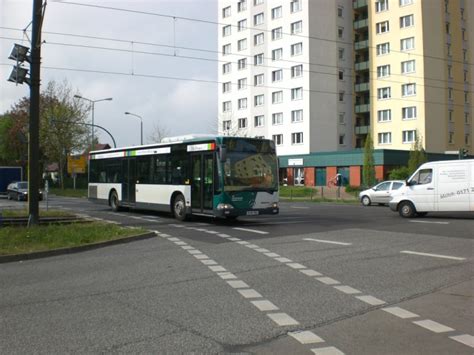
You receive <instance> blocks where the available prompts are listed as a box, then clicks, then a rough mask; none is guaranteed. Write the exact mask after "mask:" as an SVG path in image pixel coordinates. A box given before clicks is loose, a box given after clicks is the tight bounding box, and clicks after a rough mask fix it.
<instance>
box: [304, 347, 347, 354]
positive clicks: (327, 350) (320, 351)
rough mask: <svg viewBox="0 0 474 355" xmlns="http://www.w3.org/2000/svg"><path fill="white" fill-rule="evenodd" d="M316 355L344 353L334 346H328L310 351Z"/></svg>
mask: <svg viewBox="0 0 474 355" xmlns="http://www.w3.org/2000/svg"><path fill="white" fill-rule="evenodd" d="M311 351H312V352H313V353H315V354H316V355H344V353H343V352H342V351H341V350H339V349H338V348H336V347H334V346H329V347H327V348H318V349H311Z"/></svg>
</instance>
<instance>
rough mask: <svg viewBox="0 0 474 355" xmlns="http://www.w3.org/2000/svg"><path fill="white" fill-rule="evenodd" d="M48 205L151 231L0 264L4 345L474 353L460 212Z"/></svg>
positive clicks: (467, 224) (473, 289) (467, 219)
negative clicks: (200, 214) (185, 218)
mask: <svg viewBox="0 0 474 355" xmlns="http://www.w3.org/2000/svg"><path fill="white" fill-rule="evenodd" d="M15 203H16V204H18V203H17V202H15ZM2 204H3V208H5V207H6V206H7V205H8V203H7V202H6V201H0V208H2V207H1V206H2ZM10 204H12V202H10ZM51 205H52V206H56V207H60V208H64V209H67V210H71V211H75V212H77V213H82V214H85V215H88V216H91V217H93V218H97V219H104V220H108V221H112V222H114V223H120V224H123V225H128V226H141V227H144V228H147V229H149V230H152V231H156V233H157V237H156V238H152V239H148V240H143V241H137V242H133V243H129V244H123V245H117V246H111V247H107V248H103V249H97V250H93V251H88V252H83V253H78V254H72V255H64V256H58V257H50V258H45V259H37V260H30V261H24V262H17V263H7V264H1V265H0V284H1V285H2V287H1V290H0V316H1V317H0V329H2V331H1V332H0V353H2V354H10V353H32V352H35V353H48V354H51V353H190V352H194V353H211V354H212V353H258V354H472V353H473V351H474V337H473V336H474V303H473V295H474V281H473V238H474V232H473V231H474V218H473V216H472V215H468V214H458V215H449V214H437V215H432V216H427V217H425V218H421V219H402V218H400V217H399V216H398V215H397V214H395V213H393V212H391V211H390V210H389V209H388V208H387V207H379V206H374V207H361V206H357V205H336V204H311V203H282V204H281V213H280V215H279V216H268V217H263V216H262V217H259V218H256V217H255V218H243V219H242V220H239V221H237V222H235V223H232V224H228V223H223V222H219V221H214V220H211V219H205V218H198V219H194V220H192V221H190V222H184V223H181V222H177V221H175V220H173V219H172V218H170V217H169V216H168V215H166V214H158V213H153V212H142V211H130V212H120V213H113V212H112V211H110V210H109V209H108V208H107V207H106V206H100V205H93V204H90V203H89V202H88V201H86V200H84V199H72V198H54V199H53V200H52V201H51Z"/></svg>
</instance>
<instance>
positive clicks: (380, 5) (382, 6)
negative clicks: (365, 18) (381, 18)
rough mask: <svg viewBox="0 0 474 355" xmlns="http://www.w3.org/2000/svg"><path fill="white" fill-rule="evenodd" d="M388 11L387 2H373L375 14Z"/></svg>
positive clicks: (379, 0)
mask: <svg viewBox="0 0 474 355" xmlns="http://www.w3.org/2000/svg"><path fill="white" fill-rule="evenodd" d="M387 10H388V0H377V1H376V2H375V12H382V11H387Z"/></svg>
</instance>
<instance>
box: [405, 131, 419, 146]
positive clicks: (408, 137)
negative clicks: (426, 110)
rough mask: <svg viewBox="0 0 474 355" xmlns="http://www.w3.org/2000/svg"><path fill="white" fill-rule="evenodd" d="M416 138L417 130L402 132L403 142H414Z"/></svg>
mask: <svg viewBox="0 0 474 355" xmlns="http://www.w3.org/2000/svg"><path fill="white" fill-rule="evenodd" d="M415 140H416V131H415V130H411V131H403V132H402V142H403V143H414V142H415Z"/></svg>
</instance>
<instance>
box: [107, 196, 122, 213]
mask: <svg viewBox="0 0 474 355" xmlns="http://www.w3.org/2000/svg"><path fill="white" fill-rule="evenodd" d="M109 204H110V207H112V211H114V212H118V211H120V206H119V200H118V196H117V193H116V192H115V191H113V192H112V193H111V194H110V200H109Z"/></svg>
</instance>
